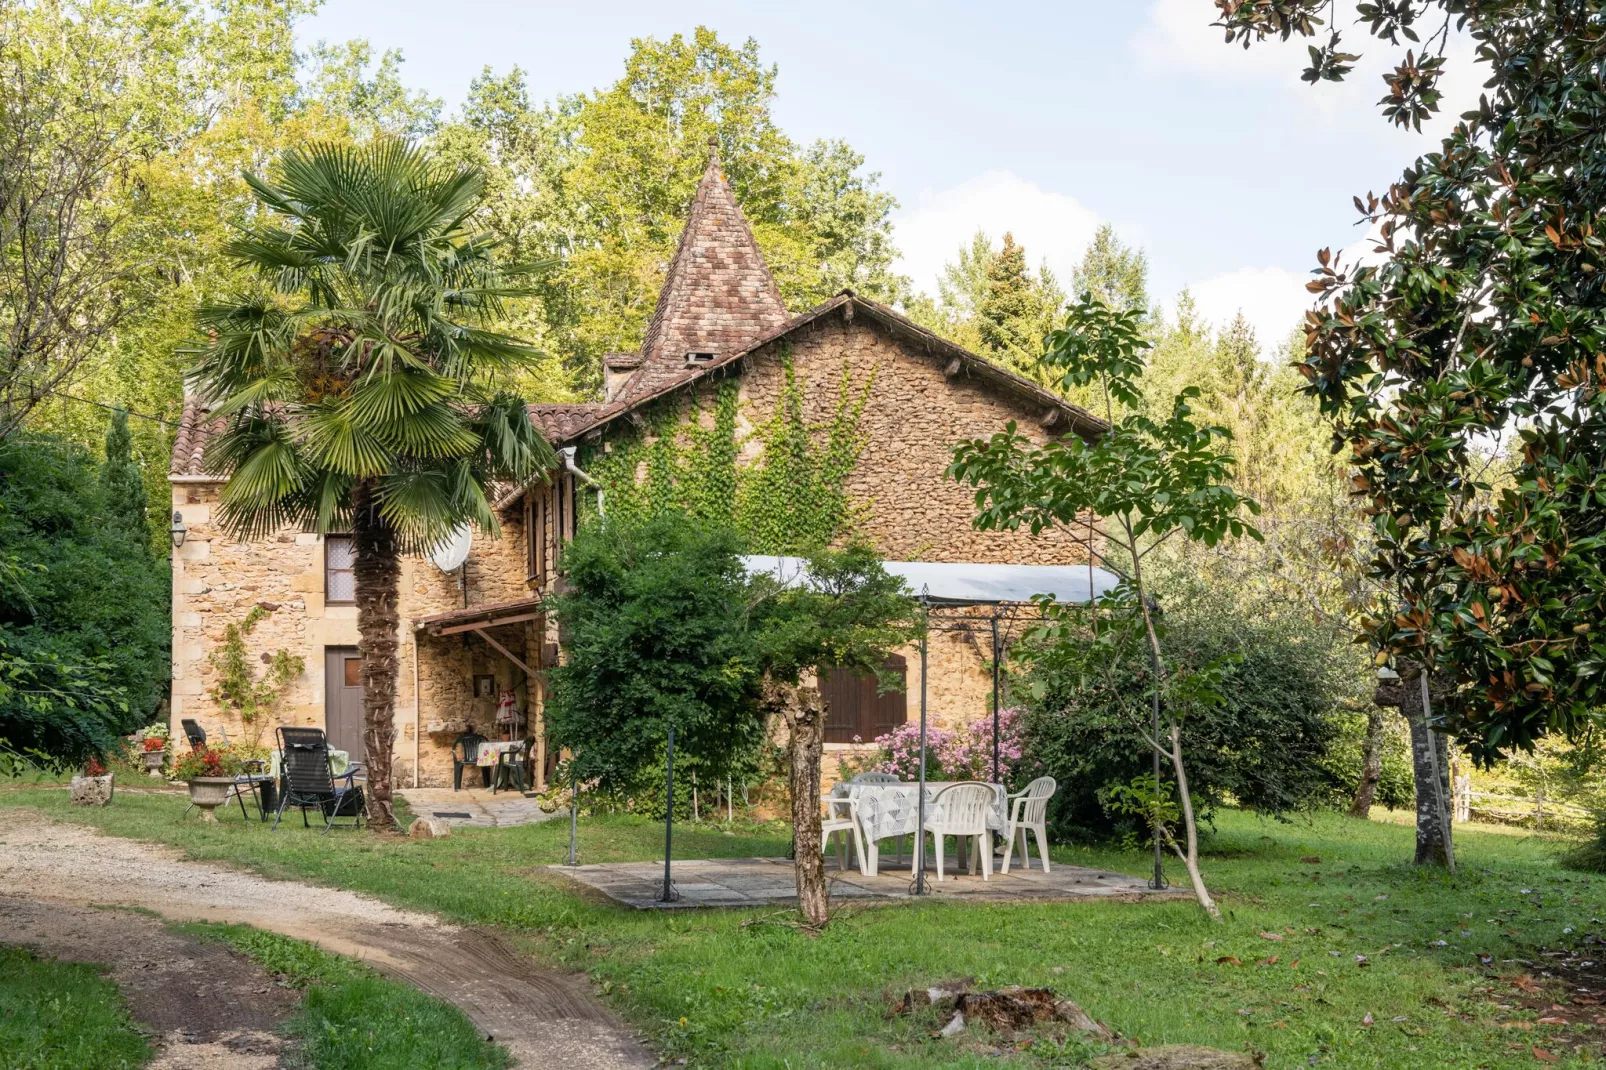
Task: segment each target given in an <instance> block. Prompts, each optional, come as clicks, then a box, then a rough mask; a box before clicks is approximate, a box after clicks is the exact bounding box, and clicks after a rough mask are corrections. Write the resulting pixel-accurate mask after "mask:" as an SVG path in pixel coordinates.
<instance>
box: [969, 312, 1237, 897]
mask: <svg viewBox="0 0 1606 1070" xmlns="http://www.w3.org/2000/svg"><path fill="white" fill-rule="evenodd" d="M1143 314H1144V310H1143V309H1141V308H1127V309H1124V310H1121V311H1117V310H1115V309H1112V308H1110V307H1109V306H1108V305H1106V304H1105V303H1104V302H1103V301H1100V300H1099V299H1098V298H1096V297H1093V296H1092V295H1091V294H1088V295H1084V296H1083V297H1082V299H1081V300H1080V301H1079V302H1077V303H1076V304H1075V305H1073V306H1071V309H1070V311H1069V312H1068V313H1067V314H1066V319H1065V326H1064V327H1063V328H1062V329H1060V330H1058V331H1055V332H1054V333H1053V334H1052V335H1051V336H1050V337H1049V340H1048V341H1049V351H1048V352H1047V353H1046V354H1044V356H1043V362H1044V363H1045V364H1046V365H1048V366H1050V367H1053V368H1055V369H1058V370H1060V371H1061V373H1062V384H1063V386H1064V387H1065V388H1067V389H1070V388H1074V387H1087V386H1093V387H1095V388H1096V389H1098V390H1099V391H1100V392H1101V393H1102V395H1103V398H1104V407H1105V413H1106V415H1107V416H1108V418H1109V421H1110V427H1109V430H1107V431H1106V432H1105V433H1104V434H1103V435H1101V436H1100V437H1099V438H1098V439H1096V440H1095V441H1092V442H1089V441H1087V440H1084V439H1082V438H1080V437H1078V436H1075V435H1069V436H1067V437H1065V438H1062V439H1056V440H1054V441H1051V442H1049V443H1048V444H1047V445H1044V446H1037V445H1035V444H1033V442H1032V441H1031V440H1030V439H1029V438H1027V437H1026V436H1025V435H1024V434H1021V433H1020V432H1019V431H1018V430H1017V429H1016V427H1015V424H1014V422H1013V421H1011V422H1010V424H1009V425H1008V426H1007V427H1006V428H1005V429H1004V430H1003V431H1001V432H999V433H998V434H996V435H994V436H993V437H992V438H991V439H971V440H969V441H966V442H961V443H959V444H958V445H957V446H955V447H954V452H953V458H954V459H953V463H952V464H951V465H950V466H949V468H948V474H949V475H950V476H952V477H953V478H955V479H957V480H960V481H961V482H964V483H969V484H971V485H972V486H975V487H976V488H977V491H976V508H977V515H976V519H975V525H976V526H977V527H978V528H981V529H983V530H989V529H1004V530H1016V529H1019V528H1021V527H1023V526H1024V527H1028V528H1030V529H1031V531H1032V533H1033V534H1037V533H1040V532H1042V531H1044V530H1046V529H1048V528H1058V529H1060V530H1063V531H1065V532H1066V533H1067V534H1069V535H1070V536H1071V537H1072V538H1073V539H1076V540H1077V541H1079V542H1081V543H1082V544H1083V545H1084V546H1085V547H1086V549H1087V550H1088V552H1089V553H1090V554H1097V555H1099V556H1100V557H1101V558H1102V560H1103V562H1104V564H1106V565H1107V566H1108V567H1110V568H1111V569H1112V570H1113V571H1115V572H1117V573H1119V574H1120V575H1121V577H1122V581H1123V582H1122V583H1121V584H1120V586H1119V587H1118V588H1117V589H1116V590H1115V591H1114V592H1113V593H1112V594H1111V595H1110V596H1108V597H1107V598H1106V600H1105V604H1104V605H1103V606H1102V607H1101V609H1102V610H1103V614H1101V616H1105V617H1106V619H1104V620H1103V622H1102V623H1099V624H1098V625H1097V626H1095V627H1094V628H1093V629H1092V630H1091V635H1089V634H1088V633H1087V632H1086V630H1085V629H1083V628H1082V627H1080V626H1079V625H1078V624H1077V623H1076V622H1075V621H1074V620H1072V619H1071V618H1070V617H1069V616H1068V615H1067V614H1066V613H1065V612H1064V611H1063V608H1062V607H1055V606H1053V605H1049V606H1048V607H1047V609H1048V623H1047V624H1046V625H1045V626H1044V628H1043V629H1042V630H1041V631H1040V637H1041V638H1043V639H1045V640H1047V641H1049V642H1051V643H1060V644H1069V645H1078V646H1084V645H1085V646H1086V647H1087V648H1088V649H1089V650H1091V651H1092V652H1093V654H1094V656H1093V659H1092V661H1090V662H1089V664H1092V663H1093V662H1102V663H1104V664H1110V663H1113V662H1114V661H1115V660H1116V659H1117V658H1119V657H1123V656H1127V655H1128V654H1129V653H1130V651H1132V650H1133V649H1138V650H1144V651H1146V653H1147V655H1148V657H1149V660H1150V664H1151V666H1152V668H1153V673H1152V675H1153V677H1154V679H1153V680H1152V682H1151V685H1150V698H1151V699H1152V700H1153V701H1155V702H1162V703H1163V705H1164V710H1165V716H1164V718H1163V720H1162V719H1161V718H1160V717H1159V713H1158V711H1156V720H1157V721H1161V723H1159V724H1157V725H1156V726H1155V730H1154V731H1150V730H1149V728H1147V727H1145V726H1136V725H1135V726H1134V727H1136V728H1137V729H1138V730H1139V731H1142V732H1143V733H1144V735H1145V736H1146V738H1147V739H1148V742H1149V744H1150V746H1151V747H1153V748H1154V750H1155V752H1156V753H1157V754H1159V755H1160V756H1161V757H1162V758H1163V759H1164V760H1165V761H1166V762H1167V763H1168V764H1169V765H1170V766H1171V771H1172V774H1173V775H1174V776H1175V778H1176V799H1175V802H1174V803H1172V802H1167V801H1166V800H1165V798H1164V796H1163V795H1162V788H1161V785H1160V784H1159V783H1158V782H1154V783H1150V784H1148V785H1146V786H1145V785H1140V784H1137V783H1134V785H1133V786H1132V788H1130V789H1124V790H1126V791H1127V798H1129V799H1131V798H1135V797H1136V794H1142V795H1143V796H1144V797H1145V799H1146V800H1147V801H1146V802H1144V803H1142V804H1141V805H1142V806H1143V807H1144V809H1145V812H1146V814H1147V816H1149V817H1150V819H1151V821H1152V824H1153V826H1154V829H1155V836H1156V838H1157V839H1160V840H1163V841H1164V842H1166V843H1167V844H1168V845H1169V846H1170V847H1171V848H1172V849H1173V850H1174V851H1175V853H1176V855H1177V857H1178V858H1179V859H1180V860H1181V861H1182V863H1183V865H1184V866H1186V867H1187V870H1188V877H1189V879H1190V880H1191V881H1192V883H1193V890H1194V894H1195V896H1197V898H1198V900H1199V905H1200V906H1202V907H1203V908H1204V909H1205V910H1206V911H1207V912H1208V913H1209V914H1210V915H1211V916H1212V917H1220V911H1219V910H1218V909H1217V908H1216V905H1215V902H1214V901H1213V900H1212V899H1211V898H1210V893H1209V892H1208V891H1207V890H1206V888H1205V884H1204V878H1203V877H1202V876H1201V875H1200V872H1199V838H1198V825H1197V822H1196V820H1195V817H1194V811H1193V800H1192V798H1191V796H1190V794H1189V790H1188V774H1187V769H1186V765H1185V763H1184V761H1183V754H1182V725H1181V718H1182V716H1183V714H1184V713H1185V711H1186V710H1188V709H1189V708H1190V707H1198V706H1199V705H1201V704H1208V703H1217V702H1219V693H1218V692H1217V690H1216V685H1217V684H1218V683H1219V680H1220V678H1221V677H1222V675H1223V674H1224V671H1225V668H1224V665H1222V664H1218V663H1212V664H1210V665H1205V666H1199V667H1196V668H1192V669H1189V670H1186V671H1178V666H1176V665H1173V664H1169V663H1168V662H1167V660H1166V656H1165V651H1164V649H1163V648H1162V644H1161V639H1162V637H1163V635H1162V633H1163V627H1162V626H1161V624H1160V622H1159V621H1158V620H1157V619H1156V617H1157V614H1156V613H1155V606H1154V603H1153V601H1152V599H1151V597H1150V584H1149V581H1148V580H1147V579H1146V578H1145V575H1144V571H1143V560H1144V558H1145V557H1146V556H1147V555H1148V554H1149V553H1151V552H1152V551H1153V550H1154V549H1155V548H1156V547H1158V546H1159V545H1161V544H1162V543H1163V542H1165V541H1166V540H1167V539H1169V538H1170V537H1171V536H1173V535H1175V534H1178V533H1180V534H1181V535H1182V536H1183V538H1184V539H1187V540H1189V541H1196V542H1201V543H1204V544H1205V545H1206V546H1214V545H1216V544H1217V543H1219V542H1220V541H1222V540H1223V539H1225V538H1227V537H1228V536H1232V537H1237V536H1240V535H1246V534H1247V535H1250V536H1253V537H1255V538H1259V537H1260V533H1259V532H1258V531H1256V530H1255V529H1254V528H1253V527H1251V526H1250V525H1249V524H1248V523H1246V522H1245V521H1244V519H1243V513H1244V512H1245V511H1246V510H1247V511H1249V512H1258V511H1259V510H1258V507H1257V506H1256V505H1255V503H1254V502H1253V501H1251V500H1250V499H1248V498H1246V497H1244V496H1243V495H1240V494H1239V493H1238V492H1237V491H1235V490H1234V489H1233V488H1232V484H1231V479H1232V473H1233V459H1232V454H1231V452H1230V450H1229V448H1228V446H1229V445H1230V442H1231V437H1232V436H1231V434H1230V433H1229V432H1228V431H1227V430H1226V429H1225V428H1221V427H1208V426H1206V427H1201V426H1199V425H1198V424H1196V423H1195V422H1194V416H1193V400H1194V398H1196V397H1197V396H1198V393H1199V392H1198V390H1197V389H1196V388H1188V389H1186V390H1183V391H1182V392H1180V393H1179V394H1177V395H1176V397H1175V398H1174V399H1173V400H1172V404H1171V407H1170V411H1169V412H1168V413H1165V414H1163V415H1160V416H1158V417H1151V416H1149V415H1148V414H1147V413H1145V412H1143V411H1142V409H1141V405H1142V386H1141V380H1142V376H1143V370H1144V354H1145V352H1146V351H1147V350H1148V349H1149V348H1150V343H1149V342H1148V341H1147V340H1146V339H1145V338H1144V337H1143V334H1142V327H1141V325H1142V317H1143ZM1117 403H1119V404H1120V405H1123V406H1127V407H1128V410H1129V411H1128V414H1127V415H1125V416H1122V417H1121V418H1120V419H1117V418H1116V405H1117ZM1073 653H1074V652H1073ZM1084 660H1087V659H1084ZM1153 779H1155V780H1156V781H1157V778H1153ZM1135 793H1136V794H1135ZM1172 808H1175V810H1176V812H1177V813H1178V814H1179V815H1180V817H1181V819H1182V823H1183V826H1184V830H1185V832H1184V835H1185V839H1186V844H1185V845H1184V844H1182V843H1179V842H1177V841H1176V839H1175V838H1174V837H1172V836H1171V835H1170V834H1169V832H1168V826H1169V821H1168V820H1162V816H1163V815H1166V814H1168V813H1169V812H1170V811H1171V809H1172Z"/></svg>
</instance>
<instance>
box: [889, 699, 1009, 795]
mask: <svg viewBox="0 0 1606 1070" xmlns="http://www.w3.org/2000/svg"><path fill="white" fill-rule="evenodd" d="M875 742H876V746H878V747H880V748H881V756H880V759H879V760H878V761H877V762H876V763H875V766H874V768H875V770H876V771H877V772H882V773H894V774H896V775H897V776H898V778H899V779H901V780H915V779H918V778H919V776H920V724H919V723H918V722H908V723H905V724H902V725H899V726H898V727H897V728H895V729H893V730H892V731H891V732H888V733H887V734H886V735H884V736H878V737H877V738H876V741H875ZM1022 750H1023V748H1022V745H1021V710H1020V708H1019V707H1016V706H1006V707H1004V708H1003V709H1001V710H999V711H998V771H999V776H1000V777H1001V778H1002V779H1003V781H1004V783H1006V784H1008V783H1011V774H1012V773H1013V772H1014V770H1015V767H1016V766H1017V765H1019V764H1020V760H1021V753H1022ZM992 778H993V718H992V714H990V713H989V714H985V715H983V716H981V717H978V718H976V720H974V721H971V722H970V723H969V724H967V725H965V726H964V727H963V728H961V729H959V730H958V731H950V730H948V729H945V728H932V727H927V729H926V779H927V780H986V781H990V780H992Z"/></svg>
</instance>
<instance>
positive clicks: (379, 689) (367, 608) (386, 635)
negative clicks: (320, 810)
mask: <svg viewBox="0 0 1606 1070" xmlns="http://www.w3.org/2000/svg"><path fill="white" fill-rule="evenodd" d="M374 489H375V488H374V485H373V484H372V483H371V482H368V481H364V482H361V483H358V484H357V486H356V487H354V488H353V489H352V494H351V497H352V523H351V530H352V543H353V549H354V551H355V558H356V559H355V561H354V562H353V563H352V577H353V579H354V580H355V581H356V587H357V634H358V641H357V651H358V653H359V654H360V655H361V656H362V721H363V732H362V738H363V749H364V751H365V754H364V756H363V760H364V764H365V766H366V768H367V771H368V784H367V792H366V794H367V799H368V825H369V827H370V828H371V829H373V830H375V831H389V830H391V829H394V828H395V827H396V813H395V810H394V809H393V807H392V805H391V794H390V758H391V751H392V749H393V747H394V744H395V737H396V675H397V671H398V666H397V660H396V648H397V639H396V633H397V631H398V629H399V628H400V624H401V620H400V615H399V613H398V612H397V604H398V602H399V600H400V594H401V554H400V553H399V552H398V550H397V545H396V533H395V532H394V531H393V530H392V529H391V526H390V524H389V522H388V521H386V520H385V518H384V517H383V516H382V515H381V514H380V512H379V502H378V500H377V498H376V496H375V493H374Z"/></svg>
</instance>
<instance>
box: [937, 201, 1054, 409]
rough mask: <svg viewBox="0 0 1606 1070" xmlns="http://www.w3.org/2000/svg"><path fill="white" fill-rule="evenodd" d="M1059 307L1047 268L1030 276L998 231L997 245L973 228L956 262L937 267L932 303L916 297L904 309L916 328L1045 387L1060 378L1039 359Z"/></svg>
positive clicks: (1022, 253) (1010, 238) (1009, 238)
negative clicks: (999, 242) (999, 245)
mask: <svg viewBox="0 0 1606 1070" xmlns="http://www.w3.org/2000/svg"><path fill="white" fill-rule="evenodd" d="M1064 307H1065V292H1064V291H1063V290H1062V289H1061V288H1060V285H1059V282H1058V280H1057V279H1055V278H1054V273H1053V272H1051V271H1050V270H1049V269H1048V265H1047V264H1046V263H1044V264H1040V265H1039V266H1038V269H1037V271H1036V272H1035V273H1033V272H1032V271H1030V270H1028V268H1027V265H1026V250H1025V248H1024V247H1023V246H1021V245H1019V244H1017V243H1016V242H1015V237H1014V235H1013V234H1005V235H1004V242H1003V246H1002V248H1000V249H994V248H993V243H992V239H991V238H989V237H988V236H987V234H986V233H985V232H983V231H980V230H978V231H977V232H976V234H975V236H974V237H972V238H971V240H970V244H969V245H965V246H961V247H960V249H959V252H958V254H957V256H956V258H955V259H954V260H953V261H952V262H950V263H948V264H945V265H943V270H942V275H941V277H939V278H938V280H937V298H936V300H935V301H933V300H932V299H930V298H929V297H926V296H925V295H923V294H922V295H921V296H920V297H919V298H916V299H914V300H912V301H910V302H908V304H907V311H908V313H909V315H910V317H911V318H912V319H914V320H915V321H916V322H917V323H920V324H923V325H924V326H927V327H930V328H931V329H932V330H934V331H936V332H937V333H938V334H941V335H943V336H944V337H946V338H949V339H951V340H953V341H954V342H956V343H958V344H959V345H961V346H964V347H965V348H966V349H969V350H971V351H973V352H976V353H980V354H982V355H983V356H986V357H988V358H990V359H992V360H993V361H995V362H997V363H999V364H1002V365H1003V366H1004V367H1006V368H1009V369H1010V370H1011V371H1014V372H1016V373H1018V374H1020V375H1024V376H1025V377H1026V378H1028V379H1031V380H1033V381H1035V382H1038V383H1041V384H1042V385H1044V386H1046V387H1048V388H1050V389H1059V386H1060V384H1059V377H1058V376H1057V375H1055V374H1054V373H1053V370H1052V369H1051V368H1048V367H1046V366H1045V365H1044V364H1043V361H1042V340H1043V336H1044V335H1046V334H1047V333H1048V332H1049V331H1050V330H1052V329H1053V327H1054V321H1055V320H1056V318H1057V317H1058V316H1059V314H1060V311H1061V309H1063V308H1064Z"/></svg>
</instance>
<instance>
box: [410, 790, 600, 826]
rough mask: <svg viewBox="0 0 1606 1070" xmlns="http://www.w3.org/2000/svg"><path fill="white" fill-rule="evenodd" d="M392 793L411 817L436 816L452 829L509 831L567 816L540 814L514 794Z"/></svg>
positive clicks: (527, 800) (532, 804)
mask: <svg viewBox="0 0 1606 1070" xmlns="http://www.w3.org/2000/svg"><path fill="white" fill-rule="evenodd" d="M396 794H397V795H400V796H401V797H402V798H404V799H406V800H407V805H408V807H409V808H410V809H411V810H412V811H413V816H414V817H439V818H442V819H444V820H446V821H447V822H449V823H450V824H452V825H453V826H454V827H455V826H460V825H466V826H468V827H471V828H509V827H511V826H513V825H533V824H535V823H536V822H538V821H549V820H551V819H552V818H554V817H557V816H559V815H562V816H563V817H568V816H569V811H568V810H566V809H564V810H558V811H557V812H555V813H550V814H548V813H543V812H542V810H541V808H540V807H539V806H537V805H536V804H535V800H534V799H533V798H527V797H525V795H523V794H522V793H521V792H517V791H499V792H497V793H496V794H495V795H492V794H491V792H490V791H489V790H488V789H486V788H465V789H464V790H462V791H453V790H452V789H451V788H401V789H398V790H397V792H396Z"/></svg>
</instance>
